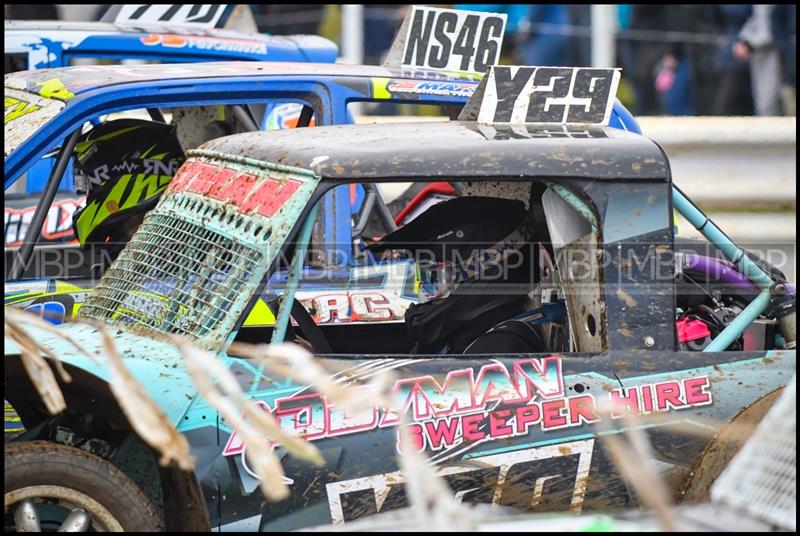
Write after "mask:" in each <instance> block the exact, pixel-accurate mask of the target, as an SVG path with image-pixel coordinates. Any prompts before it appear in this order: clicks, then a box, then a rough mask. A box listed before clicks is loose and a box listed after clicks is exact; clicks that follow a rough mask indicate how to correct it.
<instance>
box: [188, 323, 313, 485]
mask: <svg viewBox="0 0 800 536" xmlns="http://www.w3.org/2000/svg"><path fill="white" fill-rule="evenodd" d="M173 341H174V343H175V344H176V346H177V347H178V349H179V350H180V351H181V354H182V355H183V357H184V361H185V364H186V369H187V370H188V371H189V374H190V375H191V377H192V379H193V381H194V383H195V386H196V387H197V389H198V391H199V392H200V394H201V395H202V396H203V398H205V400H206V401H207V402H208V403H209V404H210V405H211V406H212V407H214V408H216V409H217V410H218V411H219V412H220V414H221V415H222V416H223V417H224V418H225V419H226V420H227V421H228V424H229V425H230V426H231V427H232V428H234V429H235V430H236V431H237V433H238V434H239V436H240V438H241V440H242V442H243V443H244V445H245V447H246V451H245V452H246V456H247V459H248V461H249V462H250V464H251V466H252V469H253V470H254V472H255V473H256V474H257V475H258V476H259V478H260V480H261V490H262V492H263V493H264V495H265V496H266V497H267V498H268V499H270V500H273V501H275V500H280V499H284V498H286V497H288V495H289V488H288V487H287V486H286V484H285V475H284V472H283V467H282V466H281V464H280V460H279V459H278V457H277V455H276V454H275V453H274V451H273V447H272V445H271V444H270V443H268V442H267V441H266V440H265V436H266V437H267V438H269V439H271V440H273V441H277V442H279V443H280V444H281V446H282V447H283V448H284V449H286V451H287V452H289V453H290V454H292V455H293V456H296V457H298V458H300V459H304V460H307V461H309V462H311V463H313V464H315V465H317V466H322V465H324V463H325V461H324V459H323V458H322V455H321V454H320V453H319V450H317V448H316V447H315V446H313V445H312V444H311V443H309V442H308V441H306V440H304V439H302V438H299V437H294V436H290V435H288V434H286V433H285V432H284V431H283V430H281V428H280V426H279V424H278V422H277V421H276V420H275V418H274V417H273V416H272V415H271V414H269V413H266V412H264V411H263V410H261V409H260V408H258V407H256V406H255V405H254V404H252V402H251V401H250V400H248V399H247V397H246V396H245V394H244V393H243V392H242V390H241V388H240V387H239V383H238V382H237V381H236V378H235V377H234V376H233V374H231V372H230V370H228V368H227V367H225V365H224V364H223V363H222V362H221V361H220V360H219V359H218V358H217V357H216V356H214V355H213V354H211V353H210V352H208V351H206V350H203V349H201V348H199V347H197V346H194V345H193V344H191V343H190V342H189V341H188V340H186V339H184V338H181V337H174V338H173ZM292 346H294V345H289V344H286V345H281V346H280V351H281V352H288V353H291V352H292V351H293V349H292ZM212 378H213V379H212ZM240 415H241V416H240Z"/></svg>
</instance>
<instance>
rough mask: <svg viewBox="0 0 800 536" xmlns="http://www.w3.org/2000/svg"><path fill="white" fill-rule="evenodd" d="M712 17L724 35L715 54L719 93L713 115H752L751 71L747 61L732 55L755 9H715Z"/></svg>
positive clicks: (734, 6)
mask: <svg viewBox="0 0 800 536" xmlns="http://www.w3.org/2000/svg"><path fill="white" fill-rule="evenodd" d="M711 9H712V18H713V20H714V23H715V25H716V27H717V32H718V33H720V34H721V35H722V37H721V38H720V42H719V44H718V45H717V46H716V53H715V54H714V75H715V77H716V80H717V92H716V95H715V96H714V100H713V108H712V113H713V114H714V115H753V94H752V92H751V90H750V69H749V67H748V65H747V62H745V61H742V60H741V59H739V58H737V57H736V56H734V55H733V45H734V43H735V42H736V40H737V38H736V35H737V34H738V32H739V29H740V28H741V27H742V26H744V23H745V22H746V21H747V19H748V18H750V15H751V13H752V11H753V10H752V7H751V6H749V5H746V4H726V5H717V6H712V7H711Z"/></svg>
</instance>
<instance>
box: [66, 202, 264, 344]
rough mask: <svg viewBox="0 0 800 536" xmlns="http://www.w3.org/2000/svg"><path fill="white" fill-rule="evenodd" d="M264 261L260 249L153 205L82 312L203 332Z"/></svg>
mask: <svg viewBox="0 0 800 536" xmlns="http://www.w3.org/2000/svg"><path fill="white" fill-rule="evenodd" d="M260 261H261V253H260V252H259V251H258V250H257V249H254V248H251V247H248V246H246V245H243V244H241V243H239V242H237V241H234V240H232V239H231V238H229V237H227V236H225V235H224V234H222V233H219V232H216V231H214V230H212V229H210V228H209V226H208V225H200V224H197V223H194V222H192V221H187V219H185V218H176V217H174V216H172V215H171V214H170V213H169V212H167V213H164V212H160V211H158V210H156V211H154V212H151V213H150V214H149V215H148V217H147V218H146V219H145V221H144V223H143V224H142V226H141V227H140V228H139V230H138V231H137V232H136V235H135V236H134V237H133V240H131V242H130V243H129V244H128V245H127V247H126V248H125V249H124V250H123V252H122V254H120V256H119V258H118V259H117V260H116V262H115V263H114V264H113V266H112V267H111V268H110V269H109V271H108V272H106V274H105V275H104V276H103V279H102V280H101V281H100V284H99V285H98V286H97V287H96V288H95V290H94V292H93V293H92V294H91V296H90V297H89V298H88V299H87V301H86V303H85V304H84V306H83V307H82V308H81V311H80V314H81V315H82V316H87V317H90V318H96V319H98V320H104V321H106V322H112V323H119V322H122V323H134V324H139V325H144V326H149V327H151V328H154V329H156V330H158V331H161V332H164V333H180V334H191V335H194V336H195V337H204V336H206V335H208V334H209V333H210V332H211V331H212V330H213V329H214V327H215V326H216V325H217V324H218V323H219V321H220V320H221V319H222V318H223V317H224V316H225V314H226V313H227V312H228V311H229V310H230V309H231V307H232V305H233V303H234V301H235V300H236V299H237V298H238V297H239V294H240V293H241V292H242V290H243V287H244V286H245V284H246V283H247V282H248V281H249V279H250V276H251V275H252V269H253V268H254V267H255V266H257V265H258V263H259V262H260Z"/></svg>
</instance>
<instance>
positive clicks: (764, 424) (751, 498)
mask: <svg viewBox="0 0 800 536" xmlns="http://www.w3.org/2000/svg"><path fill="white" fill-rule="evenodd" d="M796 434H797V377H796V376H795V377H794V378H792V381H791V382H790V383H789V385H787V386H786V388H785V389H784V391H783V394H782V395H781V396H780V398H779V399H778V400H777V401H776V402H775V405H774V406H772V408H771V409H770V410H769V412H768V413H767V414H766V415H765V416H764V419H763V420H762V421H761V422H760V423H759V425H758V427H757V428H756V431H755V432H754V433H753V436H752V437H751V438H750V439H749V440H748V441H747V443H745V445H744V446H743V447H742V450H740V451H739V452H738V453H737V454H736V456H735V457H734V458H733V460H732V461H731V463H730V465H729V466H728V467H727V468H726V469H725V471H723V473H722V474H721V475H720V477H719V479H718V480H717V482H715V483H714V485H713V486H712V488H711V500H712V501H714V502H720V503H724V504H728V505H730V506H733V507H734V508H736V509H737V510H741V511H745V512H748V513H750V514H751V515H753V516H754V517H756V518H758V519H761V520H762V521H766V522H768V523H772V524H774V525H777V526H778V527H781V528H782V529H785V530H789V531H795V530H797V435H796Z"/></svg>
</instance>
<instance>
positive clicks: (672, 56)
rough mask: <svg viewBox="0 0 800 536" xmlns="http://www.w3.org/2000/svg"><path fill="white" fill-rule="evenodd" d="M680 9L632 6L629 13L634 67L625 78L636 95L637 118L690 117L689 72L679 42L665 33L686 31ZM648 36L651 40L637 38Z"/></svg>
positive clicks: (681, 44) (685, 22) (684, 20)
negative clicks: (661, 116)
mask: <svg viewBox="0 0 800 536" xmlns="http://www.w3.org/2000/svg"><path fill="white" fill-rule="evenodd" d="M687 24H688V21H687V20H686V17H685V16H684V13H683V6H676V5H670V6H663V5H655V4H636V5H634V6H633V10H632V13H631V22H630V28H631V30H635V31H638V33H639V35H638V36H637V39H635V40H633V41H632V48H633V54H632V55H633V56H634V65H633V69H632V70H631V72H629V73H628V74H629V76H630V77H631V80H632V81H633V86H634V91H635V93H636V114H637V115H660V114H665V113H666V114H673V115H686V114H693V113H694V107H693V106H692V100H691V99H692V95H691V86H692V78H691V70H690V69H689V65H688V59H687V58H686V54H685V50H684V47H683V43H682V42H681V41H680V40H679V39H678V38H676V37H675V36H669V35H668V34H667V32H686V31H687ZM648 33H650V35H652V38H650V39H642V38H641V37H640V36H642V35H647V34H648Z"/></svg>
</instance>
